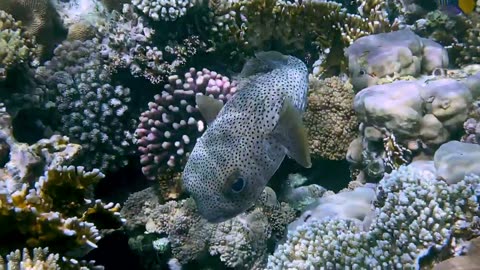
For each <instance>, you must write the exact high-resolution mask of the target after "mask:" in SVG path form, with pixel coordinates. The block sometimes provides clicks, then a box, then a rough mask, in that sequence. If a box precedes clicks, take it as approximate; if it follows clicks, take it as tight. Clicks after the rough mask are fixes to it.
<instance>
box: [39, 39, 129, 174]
mask: <svg viewBox="0 0 480 270" xmlns="http://www.w3.org/2000/svg"><path fill="white" fill-rule="evenodd" d="M36 75H37V76H36V78H37V80H38V82H39V84H40V85H41V86H42V87H46V88H48V89H50V92H49V93H50V95H51V96H50V98H51V100H52V102H51V103H53V106H54V107H55V110H56V111H58V113H59V115H60V118H61V124H60V125H59V126H57V127H56V128H57V129H58V130H60V132H62V134H64V135H66V136H69V137H70V139H71V140H72V142H76V143H79V144H81V145H82V151H83V152H82V153H83V154H82V155H83V158H81V159H80V160H79V162H80V163H82V164H84V165H85V166H86V167H88V168H93V167H99V168H101V169H102V170H115V169H116V168H118V167H121V166H123V165H125V164H126V162H127V156H128V155H129V154H131V153H133V141H132V140H133V135H132V134H131V133H130V132H131V131H133V129H134V127H135V124H136V121H135V119H134V118H133V115H132V112H131V110H132V109H131V108H130V104H131V98H130V89H128V88H126V87H123V86H121V85H114V84H113V82H112V81H111V73H110V70H109V68H108V65H107V64H106V63H105V62H104V61H103V59H102V57H101V54H100V52H99V44H98V43H97V42H96V40H88V41H85V42H81V41H74V42H64V43H63V44H62V45H61V46H59V47H57V48H56V49H55V56H54V57H53V58H52V59H51V60H50V61H48V62H46V63H45V66H41V67H39V68H38V69H37V74H36ZM51 103H49V104H48V105H49V106H52V104H51Z"/></svg>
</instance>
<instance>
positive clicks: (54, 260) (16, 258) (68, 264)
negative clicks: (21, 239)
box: [0, 248, 104, 270]
mask: <svg viewBox="0 0 480 270" xmlns="http://www.w3.org/2000/svg"><path fill="white" fill-rule="evenodd" d="M4 269H10V270H14V269H38V270H40V269H41V270H59V269H67V270H69V269H71V270H74V269H91V270H103V269H104V268H103V266H100V265H95V261H88V262H87V261H83V260H82V261H78V260H75V259H69V258H66V257H60V255H59V254H55V253H50V252H49V250H48V248H34V249H33V250H32V252H31V253H30V252H29V250H28V249H26V248H24V249H23V250H22V251H20V250H18V249H17V250H15V251H12V252H10V253H9V254H7V255H6V256H5V259H3V258H2V257H1V256H0V270H4Z"/></svg>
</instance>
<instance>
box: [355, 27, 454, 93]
mask: <svg viewBox="0 0 480 270" xmlns="http://www.w3.org/2000/svg"><path fill="white" fill-rule="evenodd" d="M346 55H347V57H348V71H349V74H350V80H351V83H352V85H353V87H354V88H355V90H356V91H360V90H362V89H363V88H365V87H368V86H372V85H375V84H377V81H378V80H379V78H383V77H386V76H406V75H411V76H418V75H420V74H424V73H427V74H430V73H431V72H432V71H433V70H434V69H436V68H445V67H447V66H448V54H447V51H446V50H445V49H444V48H443V47H442V46H441V45H440V44H438V43H436V42H434V41H431V40H429V39H425V38H421V37H419V36H417V35H415V34H414V33H413V32H412V31H410V30H399V31H396V32H391V33H382V34H377V35H370V36H366V37H362V38H360V39H358V40H356V41H355V42H354V43H353V44H352V45H350V47H348V49H347V50H346Z"/></svg>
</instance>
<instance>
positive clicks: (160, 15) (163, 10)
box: [132, 0, 197, 21]
mask: <svg viewBox="0 0 480 270" xmlns="http://www.w3.org/2000/svg"><path fill="white" fill-rule="evenodd" d="M196 2H197V0H174V1H162V0H132V4H133V5H134V6H136V8H138V9H139V10H141V11H142V12H143V13H145V14H146V15H148V17H150V18H152V19H153V20H155V21H159V20H162V21H175V20H177V19H178V18H180V17H182V16H184V15H185V13H187V11H188V9H189V8H191V7H193V6H194V5H195V3H196Z"/></svg>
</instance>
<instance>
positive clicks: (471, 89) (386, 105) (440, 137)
mask: <svg viewBox="0 0 480 270" xmlns="http://www.w3.org/2000/svg"><path fill="white" fill-rule="evenodd" d="M476 82H477V83H476ZM477 84H478V78H477V77H476V76H475V75H472V76H469V77H467V78H466V79H462V80H455V79H449V78H445V77H438V78H432V79H431V80H418V81H396V82H393V83H389V84H383V85H376V86H371V87H368V88H366V89H363V90H362V91H360V92H359V93H357V95H356V96H355V100H354V109H355V112H356V114H357V117H358V118H359V120H360V122H362V124H361V125H360V137H359V138H358V139H356V140H354V141H352V142H351V143H350V146H349V151H348V153H347V160H349V162H350V163H351V164H352V166H353V167H354V168H357V169H360V170H362V171H363V173H361V174H360V175H359V176H360V178H359V180H360V181H362V182H363V181H378V180H379V179H381V178H382V177H383V174H384V172H389V170H391V169H394V168H397V167H398V166H399V165H401V164H405V163H408V162H409V161H411V160H412V158H415V157H416V156H420V155H422V154H425V155H428V156H432V155H433V152H434V151H435V150H436V149H437V148H438V147H439V146H440V145H441V144H443V143H445V142H447V141H449V140H451V139H455V136H456V134H457V133H458V132H459V131H460V130H461V128H462V126H463V123H464V121H465V120H467V118H468V114H469V112H470V107H471V104H472V102H473V101H474V100H475V99H476V98H477V96H478V85H477Z"/></svg>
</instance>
